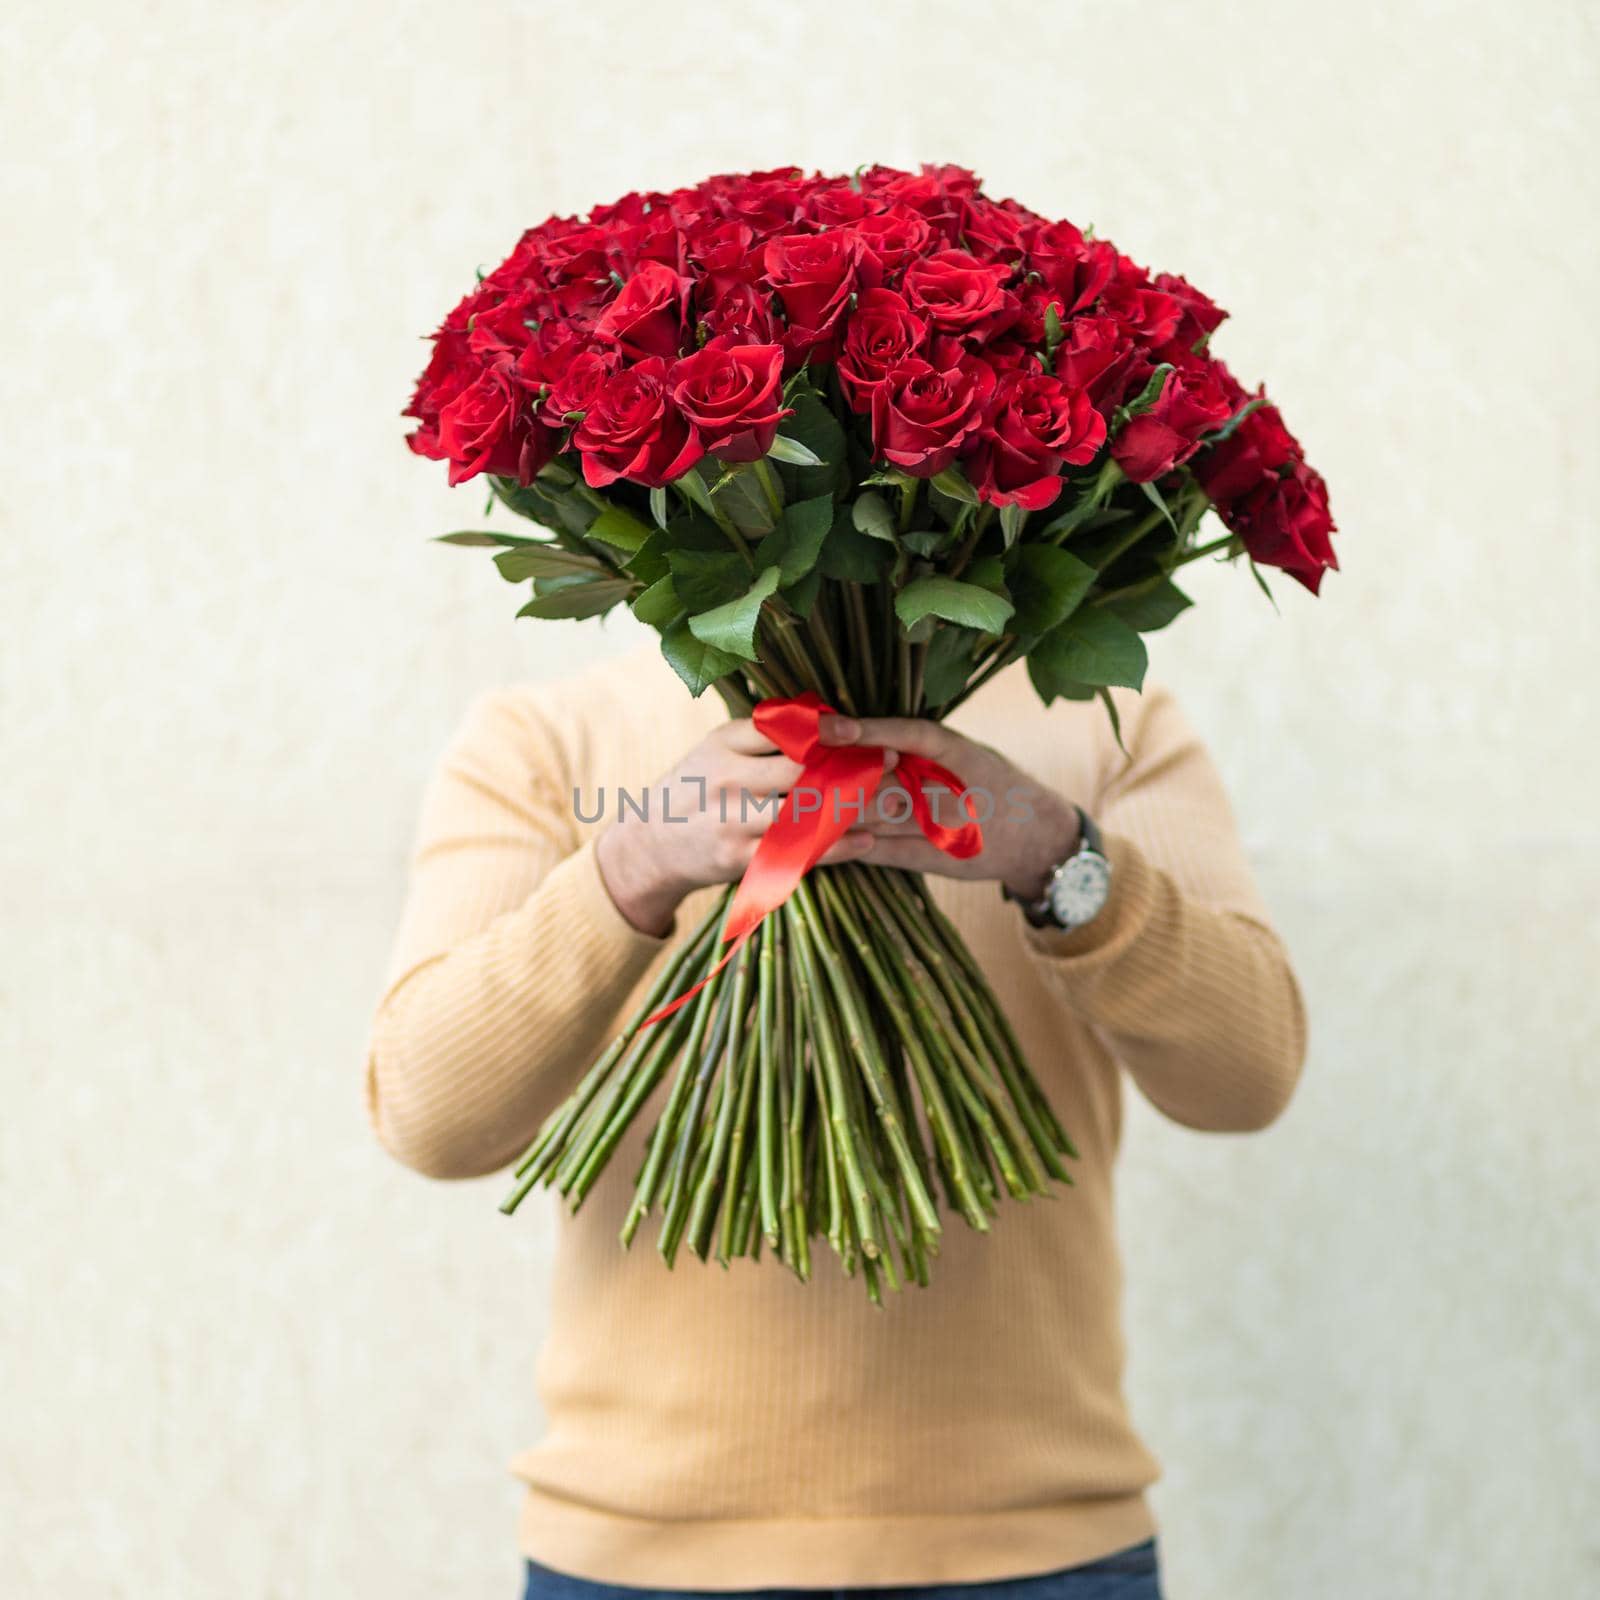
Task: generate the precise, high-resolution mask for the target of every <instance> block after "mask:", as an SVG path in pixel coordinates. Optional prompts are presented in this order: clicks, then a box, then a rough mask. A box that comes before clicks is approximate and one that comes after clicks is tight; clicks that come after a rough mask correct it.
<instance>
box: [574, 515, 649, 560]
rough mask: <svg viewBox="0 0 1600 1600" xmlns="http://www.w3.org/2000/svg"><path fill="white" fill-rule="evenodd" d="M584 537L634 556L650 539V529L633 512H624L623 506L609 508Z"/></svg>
mask: <svg viewBox="0 0 1600 1600" xmlns="http://www.w3.org/2000/svg"><path fill="white" fill-rule="evenodd" d="M584 537H585V538H589V539H597V540H599V542H600V543H601V544H608V545H610V546H611V547H612V548H613V549H614V550H621V551H623V552H624V553H626V554H632V552H633V551H635V550H637V549H638V548H639V546H640V545H642V544H643V543H644V542H645V540H646V539H648V538H649V537H650V529H649V528H648V527H647V526H646V525H645V524H644V523H642V522H641V521H640V520H639V519H638V518H637V517H636V516H634V514H633V513H632V512H631V511H624V510H623V509H622V507H621V506H607V507H606V508H605V510H604V511H602V512H601V513H600V515H599V516H598V517H596V518H595V519H594V521H593V522H591V523H590V524H589V526H588V527H587V528H586V529H585V530H584Z"/></svg>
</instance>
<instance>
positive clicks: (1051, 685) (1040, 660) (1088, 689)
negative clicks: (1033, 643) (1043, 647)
mask: <svg viewBox="0 0 1600 1600" xmlns="http://www.w3.org/2000/svg"><path fill="white" fill-rule="evenodd" d="M1028 681H1029V682H1030V683H1032V684H1033V688H1034V692H1035V693H1036V694H1037V695H1038V696H1039V698H1040V699H1041V700H1042V701H1044V703H1045V704H1046V705H1049V704H1050V702H1051V701H1052V700H1093V699H1094V697H1095V695H1096V694H1097V693H1098V692H1099V691H1098V690H1097V689H1096V688H1095V687H1094V685H1093V684H1090V683H1079V682H1078V680H1077V679H1076V678H1069V677H1067V676H1066V674H1065V673H1060V672H1057V671H1056V670H1055V669H1054V666H1053V665H1052V663H1051V661H1050V659H1049V657H1048V655H1047V654H1045V653H1044V652H1042V651H1040V650H1038V649H1037V648H1035V649H1033V650H1031V651H1030V652H1029V653H1028Z"/></svg>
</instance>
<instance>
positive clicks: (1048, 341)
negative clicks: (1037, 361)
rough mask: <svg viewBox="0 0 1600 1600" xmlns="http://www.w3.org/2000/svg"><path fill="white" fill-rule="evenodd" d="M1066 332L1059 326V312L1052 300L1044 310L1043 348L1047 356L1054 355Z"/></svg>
mask: <svg viewBox="0 0 1600 1600" xmlns="http://www.w3.org/2000/svg"><path fill="white" fill-rule="evenodd" d="M1065 332H1066V330H1065V329H1064V328H1063V327H1062V326H1061V312H1060V309H1059V308H1058V307H1057V305H1056V303H1055V301H1054V300H1052V301H1051V302H1050V304H1049V305H1047V306H1046V307H1045V308H1044V347H1045V351H1046V353H1047V354H1049V355H1054V354H1055V353H1056V346H1057V345H1058V344H1060V343H1061V340H1062V338H1063V336H1064V335H1065Z"/></svg>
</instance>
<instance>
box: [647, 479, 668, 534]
mask: <svg viewBox="0 0 1600 1600" xmlns="http://www.w3.org/2000/svg"><path fill="white" fill-rule="evenodd" d="M650 515H651V516H652V517H653V518H654V519H655V524H656V526H657V527H658V528H665V527H666V525H667V491H666V489H665V488H664V487H657V488H654V489H652V490H651V491H650Z"/></svg>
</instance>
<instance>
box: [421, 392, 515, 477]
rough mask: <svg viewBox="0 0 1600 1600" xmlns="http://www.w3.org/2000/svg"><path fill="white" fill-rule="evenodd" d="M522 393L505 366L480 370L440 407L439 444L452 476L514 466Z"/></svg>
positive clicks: (504, 471) (507, 470)
mask: <svg viewBox="0 0 1600 1600" xmlns="http://www.w3.org/2000/svg"><path fill="white" fill-rule="evenodd" d="M521 403H522V395H521V392H520V391H519V390H518V388H517V386H516V385H515V384H514V383H513V382H512V380H511V375H510V373H508V372H507V371H505V370H504V369H503V368H500V367H490V368H488V369H486V370H485V371H484V372H482V373H480V374H479V375H478V377H477V379H476V381H474V382H473V383H471V384H469V385H468V386H467V387H466V388H465V389H463V390H462V391H461V393H460V394H458V395H457V396H456V397H455V399H454V400H452V401H451V402H450V404H449V405H447V406H446V407H445V408H444V410H443V411H441V412H440V413H439V436H438V437H439V449H440V451H441V453H442V454H443V455H444V456H445V458H446V459H447V460H448V461H449V463H450V482H451V483H452V484H456V483H464V482H465V481H466V480H467V479H468V478H475V477H476V476H477V475H478V474H479V473H480V472H485V471H487V472H493V473H497V474H501V475H509V474H511V473H514V472H516V470H517V465H518V456H519V454H520V445H519V443H518V441H517V440H516V438H515V437H514V434H513V426H514V424H515V422H516V418H517V408H518V406H519V405H520V404H521Z"/></svg>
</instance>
